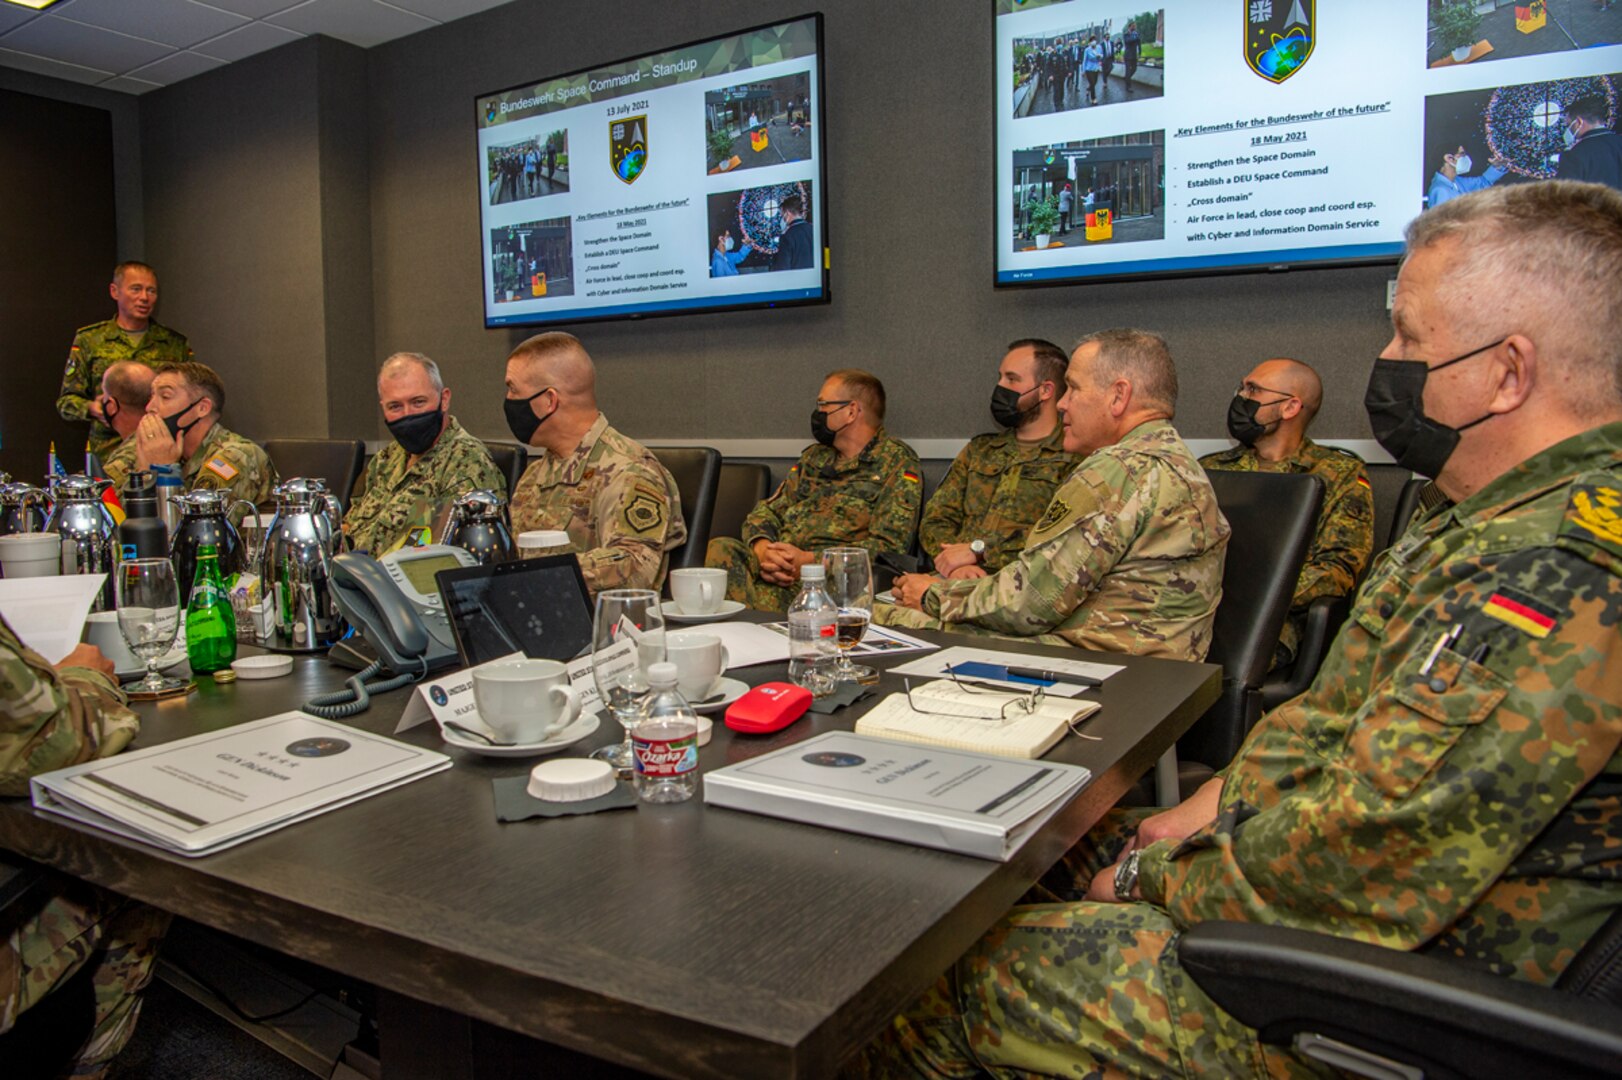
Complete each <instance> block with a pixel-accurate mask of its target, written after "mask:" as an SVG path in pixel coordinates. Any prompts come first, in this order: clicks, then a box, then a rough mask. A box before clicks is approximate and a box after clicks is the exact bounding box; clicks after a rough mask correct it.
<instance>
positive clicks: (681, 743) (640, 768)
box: [631, 732, 698, 777]
mask: <svg viewBox="0 0 1622 1080" xmlns="http://www.w3.org/2000/svg"><path fill="white" fill-rule="evenodd" d="M631 753H632V754H633V755H634V756H635V758H636V771H637V772H638V773H640V774H641V775H643V776H656V777H658V776H681V775H682V774H684V773H690V772H692V771H693V770H694V769H697V768H698V733H697V732H694V733H692V734H689V735H684V736H682V737H681V738H679V739H641V738H637V736H636V734H635V733H634V732H633V733H632V735H631Z"/></svg>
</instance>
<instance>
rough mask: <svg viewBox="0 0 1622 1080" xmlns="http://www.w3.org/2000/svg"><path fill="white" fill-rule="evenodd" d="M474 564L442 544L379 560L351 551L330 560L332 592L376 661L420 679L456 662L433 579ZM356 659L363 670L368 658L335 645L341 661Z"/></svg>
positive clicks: (344, 645) (470, 557)
mask: <svg viewBox="0 0 1622 1080" xmlns="http://www.w3.org/2000/svg"><path fill="white" fill-rule="evenodd" d="M477 565H478V560H477V559H476V558H474V557H473V555H472V554H471V553H469V552H467V551H465V550H463V549H462V548H459V547H451V546H448V545H445V544H429V545H427V546H426V547H415V548H403V549H401V550H399V551H393V552H390V553H389V554H387V555H385V556H383V557H382V558H381V559H374V558H372V557H371V556H370V555H365V554H362V553H360V552H355V551H352V552H348V553H346V554H343V555H339V556H338V557H336V558H335V559H333V560H332V578H331V582H332V594H333V598H334V599H335V600H336V601H337V604H338V607H339V609H340V610H342V611H343V613H344V617H345V618H347V619H348V620H349V622H350V624H351V625H352V626H354V627H355V630H356V632H357V633H358V634H360V635H361V636H362V637H364V638H365V639H366V642H367V644H369V645H371V647H372V648H373V649H374V650H376V659H378V660H381V661H382V662H383V664H384V665H385V666H386V667H388V668H389V669H391V670H392V671H395V672H398V673H400V674H412V675H421V674H426V673H427V672H429V671H435V670H438V669H439V668H443V667H449V666H452V665H454V664H455V663H456V662H457V652H456V639H455V637H454V636H453V635H452V633H451V626H450V618H449V616H448V614H447V613H446V611H445V605H444V602H443V601H442V600H441V599H440V596H439V590H438V586H437V585H436V584H435V581H434V575H435V574H437V573H438V572H439V571H441V570H453V569H455V568H457V567H461V566H477ZM346 652H347V653H349V654H352V655H350V656H346V655H344V654H345V653H346ZM356 658H358V659H359V660H360V662H361V665H362V666H364V665H365V664H366V663H367V662H368V661H370V660H371V659H372V657H368V656H365V655H364V654H363V653H360V652H359V651H358V650H356V649H354V648H353V647H352V646H351V645H350V644H349V643H347V642H339V644H338V645H335V646H334V647H333V659H334V660H335V661H337V662H339V663H343V664H345V665H346V666H352V665H353V662H354V659H356Z"/></svg>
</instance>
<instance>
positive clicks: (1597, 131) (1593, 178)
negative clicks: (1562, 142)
mask: <svg viewBox="0 0 1622 1080" xmlns="http://www.w3.org/2000/svg"><path fill="white" fill-rule="evenodd" d="M1610 112H1611V107H1610V103H1609V102H1607V101H1606V100H1605V98H1604V97H1602V96H1601V95H1599V94H1590V95H1588V96H1587V97H1580V98H1578V99H1577V100H1576V101H1573V102H1572V103H1571V104H1570V105H1567V106H1566V111H1565V114H1564V116H1563V117H1562V120H1563V122H1564V123H1565V125H1566V142H1567V144H1568V145H1567V147H1566V149H1565V150H1563V151H1561V153H1560V164H1559V166H1558V167H1557V168H1556V169H1555V172H1554V175H1555V177H1556V178H1557V179H1560V180H1587V181H1589V182H1590V183H1595V184H1604V185H1606V186H1607V187H1612V188H1616V189H1618V190H1622V135H1618V134H1617V133H1616V132H1615V131H1614V130H1612V128H1611V115H1610Z"/></svg>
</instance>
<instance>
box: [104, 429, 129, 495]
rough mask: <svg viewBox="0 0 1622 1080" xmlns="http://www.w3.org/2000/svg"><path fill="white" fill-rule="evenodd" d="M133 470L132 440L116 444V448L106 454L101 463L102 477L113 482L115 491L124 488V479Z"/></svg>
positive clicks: (127, 477) (126, 478)
mask: <svg viewBox="0 0 1622 1080" xmlns="http://www.w3.org/2000/svg"><path fill="white" fill-rule="evenodd" d="M134 471H135V443H134V441H133V440H129V441H125V442H122V443H119V444H118V449H116V450H114V451H113V452H112V453H110V454H108V455H107V457H106V458H105V459H103V461H102V463H101V472H102V475H103V476H104V477H106V478H107V479H108V480H111V481H112V482H113V488H114V490H116V491H122V490H124V481H126V480H128V479H129V478H130V473H132V472H134Z"/></svg>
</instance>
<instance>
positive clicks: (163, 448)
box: [103, 361, 277, 520]
mask: <svg viewBox="0 0 1622 1080" xmlns="http://www.w3.org/2000/svg"><path fill="white" fill-rule="evenodd" d="M224 409H225V386H224V384H223V383H221V382H220V377H219V376H218V375H216V374H215V373H214V370H213V369H212V368H210V367H208V366H207V365H206V364H198V363H194V362H190V361H188V362H187V363H184V364H176V365H174V366H172V367H170V368H169V369H168V370H166V371H163V372H161V373H159V374H158V376H157V377H156V378H154V379H153V380H152V400H151V401H149V402H147V412H146V416H144V417H143V418H142V419H141V426H140V427H139V428H137V429H136V431H135V434H134V435H133V436H132V437H130V438H128V439H125V440H124V443H123V445H122V446H120V447H119V448H118V449H117V450H116V451H114V452H113V453H112V454H111V455H110V456H109V457H108V459H107V461H105V462H103V466H104V470H103V471H105V472H109V473H110V472H112V471H114V470H117V471H119V472H121V473H123V474H124V475H128V473H129V472H130V471H132V470H134V469H150V468H153V467H155V466H156V467H160V468H174V467H177V466H178V467H179V468H180V473H181V482H182V484H183V485H184V487H185V489H186V490H187V491H193V490H196V489H197V488H209V489H213V490H216V491H227V492H230V494H231V497H232V498H233V499H245V500H247V501H248V502H250V503H254V504H256V505H257V504H259V503H263V502H267V501H269V499H270V497H271V491H272V489H273V488H275V486H276V483H277V480H276V467H275V466H274V465H272V464H271V463H270V457H269V456H268V455H267V454H266V453H265V452H264V450H262V449H261V448H260V447H259V445H258V444H257V443H255V442H253V441H252V440H249V439H245V438H243V437H242V436H241V435H238V434H236V433H235V432H232V431H228V430H227V429H226V427H225V425H224V424H222V423H220V420H219V417H220V413H221V412H223V411H224ZM241 517H242V514H240V513H238V514H235V515H233V520H240V518H241Z"/></svg>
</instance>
